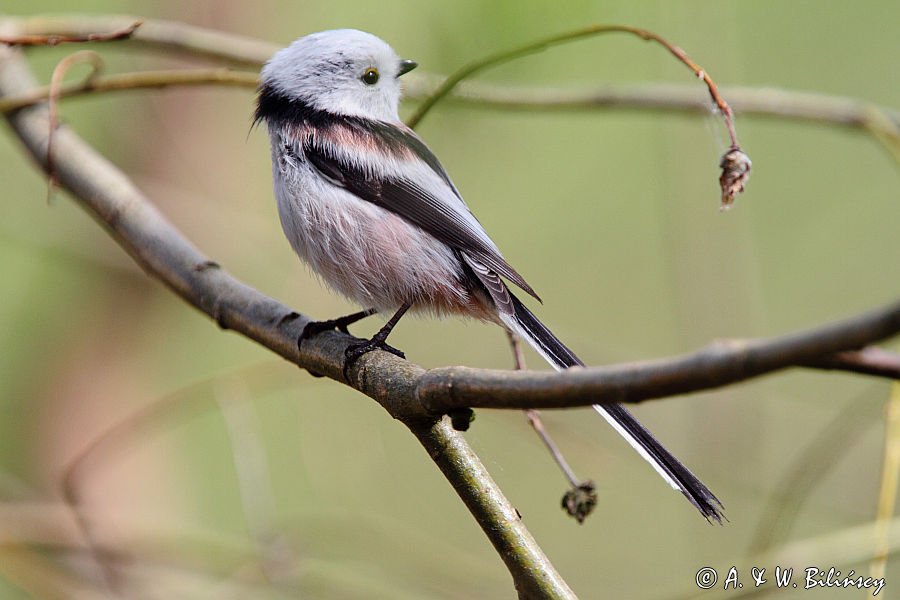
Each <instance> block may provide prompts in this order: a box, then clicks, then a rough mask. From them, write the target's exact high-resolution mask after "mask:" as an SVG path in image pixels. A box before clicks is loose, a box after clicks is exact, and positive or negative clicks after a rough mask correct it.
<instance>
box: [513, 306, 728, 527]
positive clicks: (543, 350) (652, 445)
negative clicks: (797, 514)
mask: <svg viewBox="0 0 900 600" xmlns="http://www.w3.org/2000/svg"><path fill="white" fill-rule="evenodd" d="M510 296H511V299H512V308H513V311H514V314H512V315H509V314H501V318H502V319H503V322H504V323H506V325H507V326H508V327H510V328H511V329H513V330H514V331H515V332H516V333H518V334H519V335H520V336H521V337H523V338H524V339H525V340H526V341H527V342H528V343H529V344H531V346H532V347H534V349H535V350H537V352H538V353H539V354H540V355H541V356H543V357H544V359H545V360H546V361H547V362H549V363H550V364H551V365H553V367H554V368H556V369H557V370H563V369H567V368H569V367H574V366H576V365H579V366H584V363H583V362H581V360H580V359H579V358H578V357H577V356H575V354H573V353H572V351H571V350H569V349H568V348H567V347H566V346H565V344H563V343H562V342H561V341H559V339H557V337H556V336H555V335H553V333H552V332H551V331H550V330H549V329H547V328H546V327H545V326H544V324H543V323H541V322H540V321H539V320H538V319H537V317H535V316H534V314H532V312H531V311H530V310H528V308H526V307H525V305H524V304H522V303H521V302H520V301H519V299H518V298H516V297H515V296H513V295H512V292H510ZM594 409H595V410H596V411H597V412H598V413H600V415H601V416H603V417H604V418H605V419H606V420H607V421H609V424H610V425H612V426H613V427H614V428H615V430H616V431H618V432H619V434H621V435H622V437H624V438H625V439H626V440H627V441H628V443H629V444H631V445H632V446H633V447H634V449H635V450H637V452H638V454H640V455H641V456H643V457H644V458H645V459H646V460H647V462H649V463H650V465H651V466H652V467H653V468H654V469H656V471H657V473H659V474H660V475H661V476H662V478H663V479H665V480H666V481H667V482H668V483H669V485H671V486H672V487H673V488H675V489H676V490H678V491H679V492H681V493H682V494H684V497H685V498H687V499H688V500H689V501H690V503H691V504H693V505H694V506H695V507H697V510H699V511H700V514H702V515H703V516H704V517H705V518H706V520H707V521H710V522H711V521H712V520H715V521H717V522H718V523H721V522H722V519H723V518H724V514H723V512H722V508H723V506H722V503H721V502H719V499H718V498H716V497H715V496H714V495H713V493H712V492H711V491H709V488H707V487H706V486H705V485H703V482H702V481H700V480H699V479H697V478H696V477H695V476H694V474H693V473H691V472H690V471H689V470H688V468H687V467H685V466H684V465H683V464H681V462H679V461H678V459H677V458H675V457H674V456H672V454H670V453H669V451H668V450H666V449H665V448H663V446H662V444H660V443H659V442H658V441H656V438H654V437H653V435H652V434H651V433H650V432H649V431H647V429H646V428H645V427H644V426H643V425H641V424H640V423H638V421H637V419H635V418H634V417H633V416H632V415H631V413H630V412H628V411H627V410H625V408H624V407H623V406H622V405H620V404H595V405H594Z"/></svg>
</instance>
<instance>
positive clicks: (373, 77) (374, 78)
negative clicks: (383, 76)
mask: <svg viewBox="0 0 900 600" xmlns="http://www.w3.org/2000/svg"><path fill="white" fill-rule="evenodd" d="M362 80H363V83H365V84H366V85H375V84H376V83H378V69H376V68H375V67H369V68H368V69H366V72H365V73H363V76H362Z"/></svg>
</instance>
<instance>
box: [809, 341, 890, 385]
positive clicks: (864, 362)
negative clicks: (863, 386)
mask: <svg viewBox="0 0 900 600" xmlns="http://www.w3.org/2000/svg"><path fill="white" fill-rule="evenodd" d="M803 366H806V367H812V368H814V369H825V370H835V371H846V372H848V373H859V374H861V375H874V376H876V377H886V378H888V379H900V354H897V353H896V352H889V351H887V350H883V349H881V348H877V347H875V346H871V347H869V348H863V349H862V350H847V351H845V352H835V353H834V354H831V355H829V356H824V357H822V358H817V359H815V360H813V361H810V362H808V363H806V364H805V365H803Z"/></svg>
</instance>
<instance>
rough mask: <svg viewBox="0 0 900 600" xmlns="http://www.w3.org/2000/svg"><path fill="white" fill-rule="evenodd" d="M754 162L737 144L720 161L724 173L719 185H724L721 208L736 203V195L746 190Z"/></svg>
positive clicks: (725, 208)
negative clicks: (745, 186)
mask: <svg viewBox="0 0 900 600" xmlns="http://www.w3.org/2000/svg"><path fill="white" fill-rule="evenodd" d="M752 166H753V163H752V162H750V157H749V156H747V155H746V154H744V151H743V150H741V149H740V148H739V147H737V146H732V147H731V149H729V150H728V152H726V153H725V155H724V156H723V157H722V160H721V161H719V167H721V168H722V175H720V176H719V185H720V186H721V187H722V204H721V205H720V206H719V210H728V209H729V208H731V205H732V204H734V197H735V196H737V195H738V194H740V193H741V192H743V191H744V184H746V183H747V179H749V178H750V168H751V167H752Z"/></svg>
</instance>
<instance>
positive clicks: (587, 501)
mask: <svg viewBox="0 0 900 600" xmlns="http://www.w3.org/2000/svg"><path fill="white" fill-rule="evenodd" d="M595 506H597V486H596V485H594V482H593V481H591V480H587V481H584V482H582V483H580V484H578V487H574V488H572V489H571V490H569V491H568V492H566V495H565V496H563V499H562V507H563V508H564V509H565V511H566V512H567V513H569V516H570V517H575V520H576V521H578V523H579V524H581V523H584V520H585V519H586V518H588V516H589V515H590V514H591V513H592V512H594V507H595Z"/></svg>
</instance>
